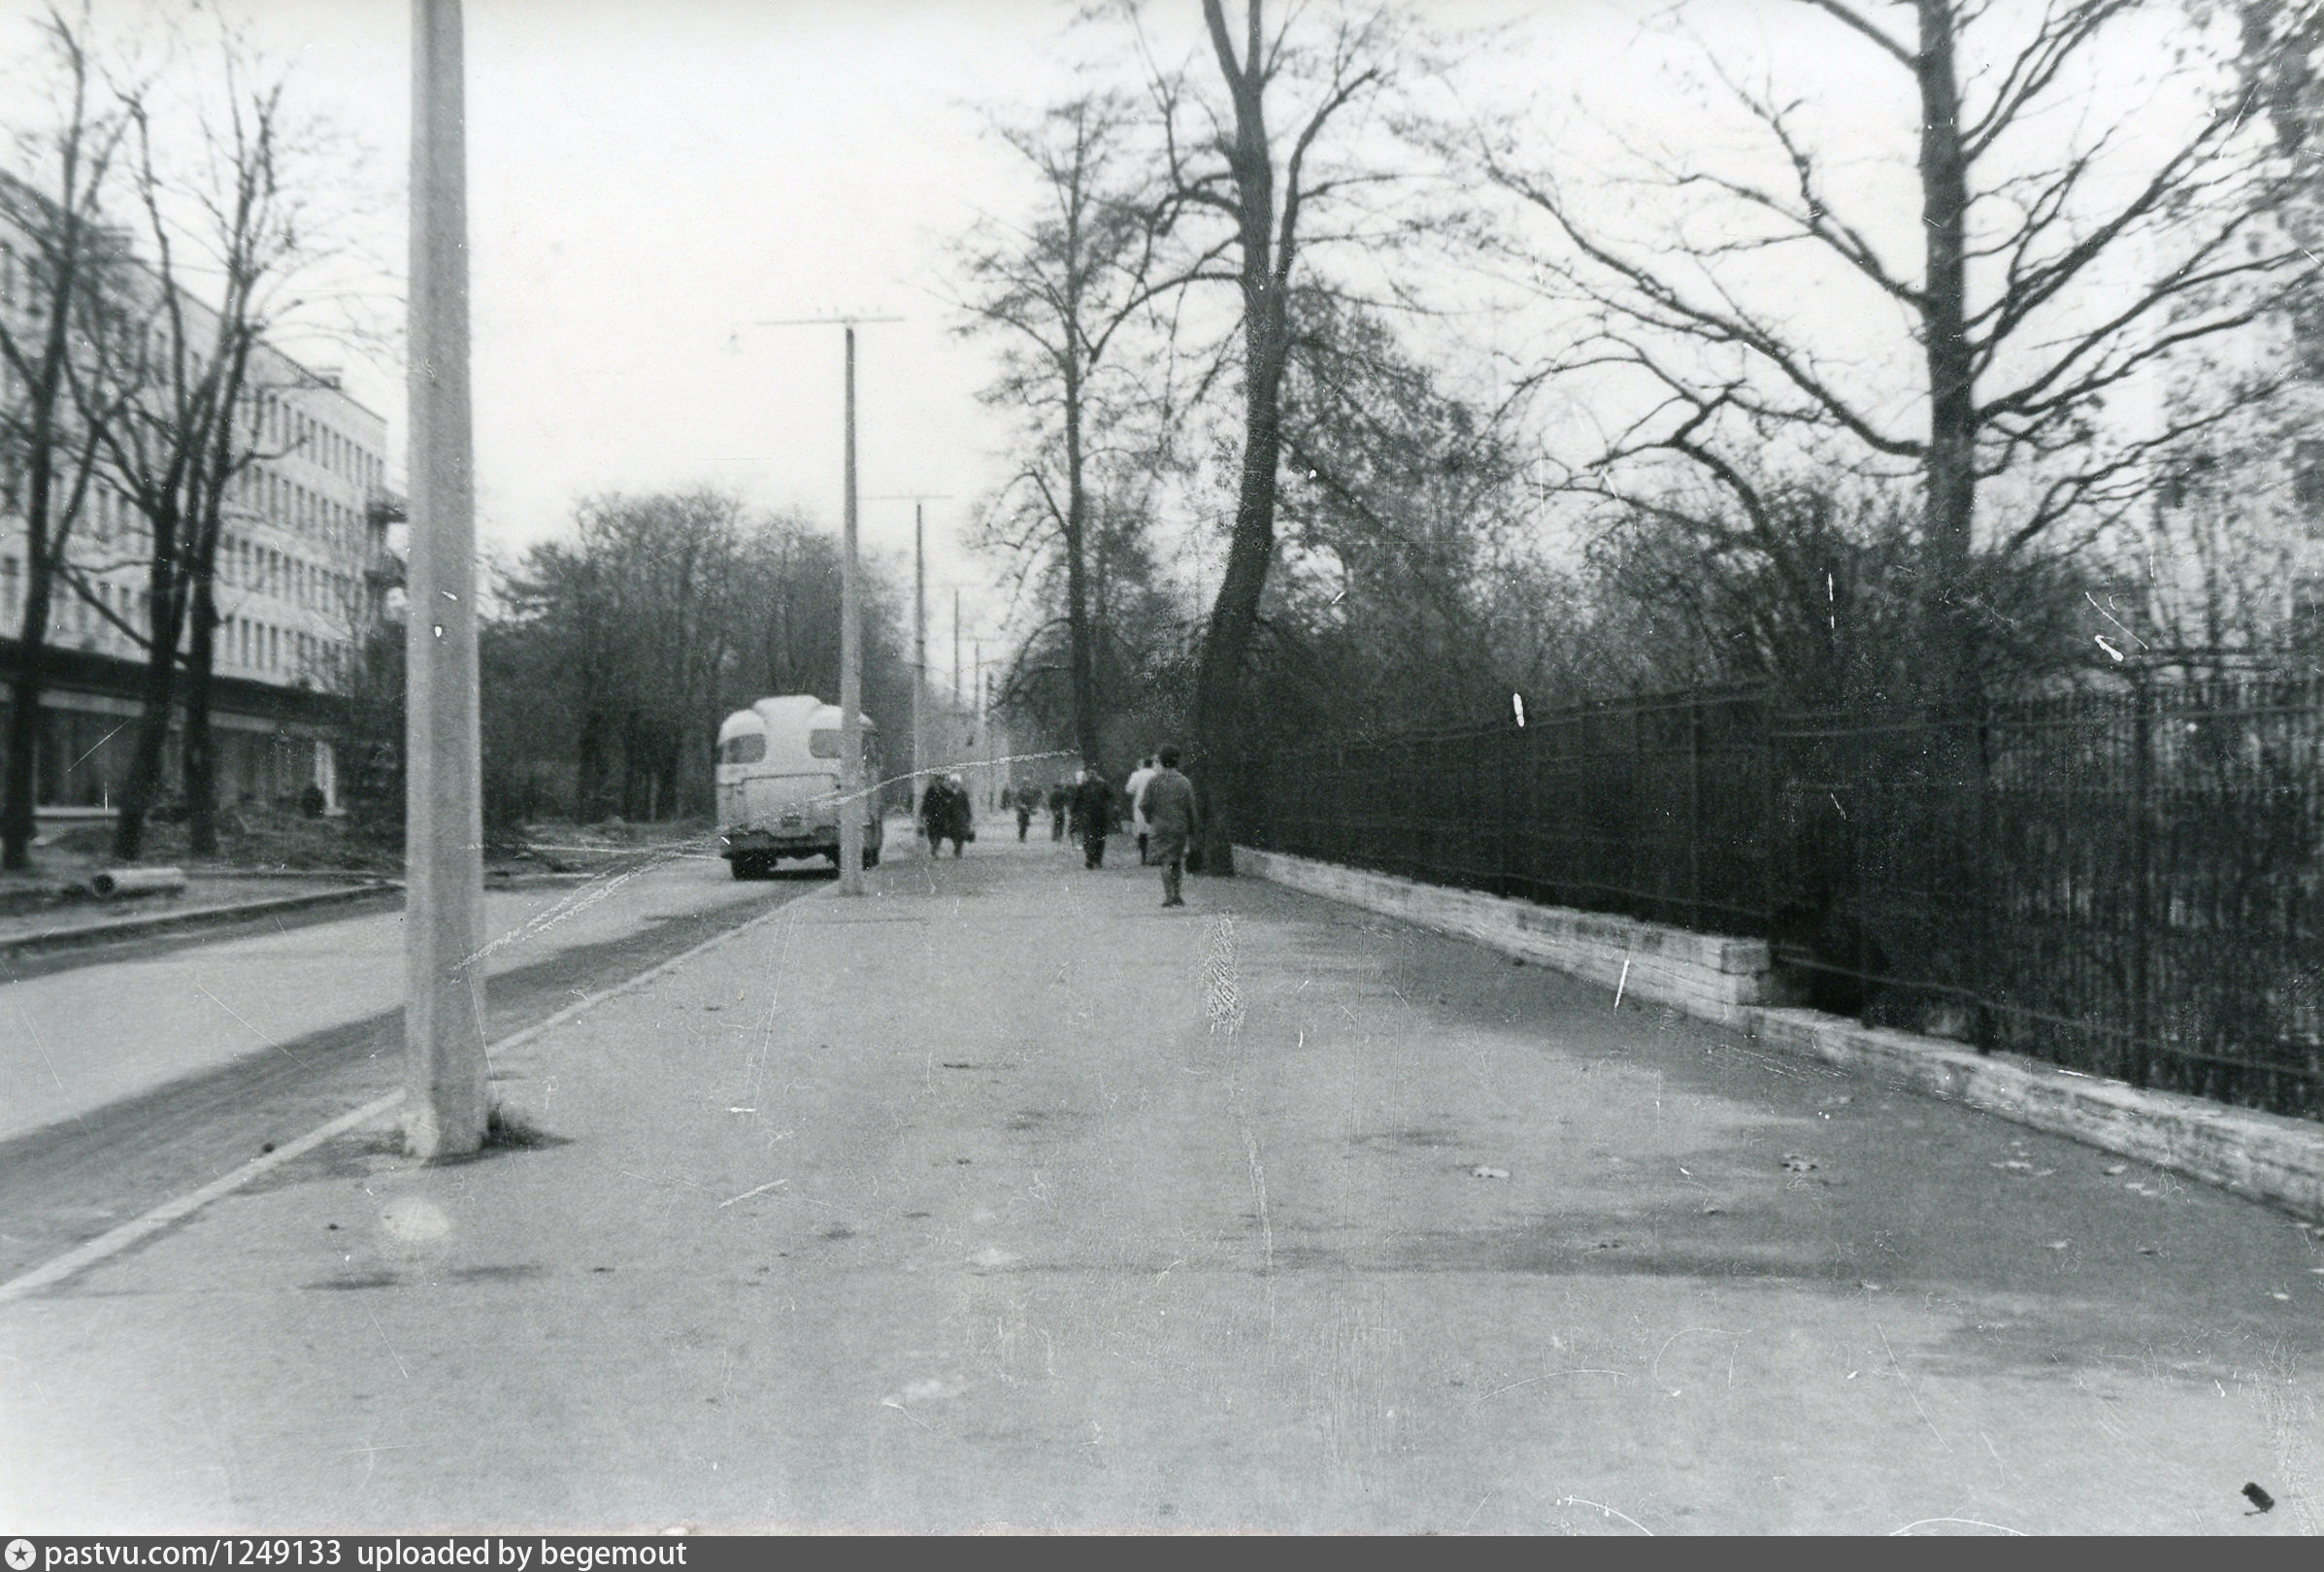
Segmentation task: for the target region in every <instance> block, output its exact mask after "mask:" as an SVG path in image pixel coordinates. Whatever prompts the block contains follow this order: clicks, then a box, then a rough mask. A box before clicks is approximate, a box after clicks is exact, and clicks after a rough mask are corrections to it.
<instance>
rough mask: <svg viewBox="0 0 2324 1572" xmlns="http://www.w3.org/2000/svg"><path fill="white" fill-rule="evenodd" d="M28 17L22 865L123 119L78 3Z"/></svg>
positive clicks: (15, 347) (1, 224)
mask: <svg viewBox="0 0 2324 1572" xmlns="http://www.w3.org/2000/svg"><path fill="white" fill-rule="evenodd" d="M38 27H39V31H40V34H41V37H42V41H43V43H44V45H45V46H46V49H47V51H48V56H49V60H50V65H51V66H52V67H53V71H54V81H55V84H56V90H55V94H54V97H53V98H52V99H51V101H50V103H49V104H48V105H47V106H45V111H44V113H45V118H44V119H42V120H40V121H38V122H36V123H34V124H31V125H27V126H24V127H21V128H19V129H18V130H17V133H16V136H15V144H16V151H17V159H18V164H19V167H21V168H24V169H26V170H28V171H32V172H34V181H35V183H24V182H19V181H17V180H15V179H13V178H7V177H0V498H4V500H5V502H6V504H7V505H8V507H9V509H10V511H12V512H15V513H16V514H17V516H18V517H19V518H21V519H22V521H23V538H24V566H23V573H24V585H23V605H22V613H21V617H20V619H19V620H18V622H17V662H16V674H15V681H14V683H13V685H12V692H11V695H10V697H11V701H12V703H11V708H10V711H9V723H8V738H7V745H6V754H7V759H6V766H5V784H4V785H0V868H7V869H22V868H26V867H29V866H30V865H31V846H32V837H33V829H34V819H33V807H34V798H35V794H36V792H37V791H38V788H39V775H38V772H37V769H36V767H35V766H36V753H37V750H38V749H39V747H40V718H41V696H42V694H43V692H44V691H46V689H47V687H48V682H49V658H48V655H49V644H48V640H49V625H50V612H51V610H52V608H53V606H54V604H55V599H56V594H57V591H58V589H59V588H60V587H62V585H63V580H64V575H65V571H66V564H67V561H68V557H67V551H68V548H69V547H70V545H71V543H72V535H73V529H74V525H75V524H76V522H77V521H78V520H79V519H80V518H81V514H82V508H83V502H84V501H85V500H86V498H87V496H88V494H89V485H90V481H91V477H92V472H93V470H94V467H95V461H96V457H97V451H96V444H97V442H98V441H99V439H100V438H101V436H102V434H103V433H102V428H101V426H97V425H92V424H90V423H88V422H86V421H84V420H83V419H82V418H80V416H81V412H80V411H79V410H77V409H76V401H75V399H74V397H73V385H74V374H75V370H76V363H77V359H78V357H79V356H81V355H82V354H83V352H84V346H85V345H86V343H87V342H88V336H89V334H90V332H91V330H92V328H93V326H94V323H95V307H96V304H97V302H99V301H101V300H102V299H104V298H106V296H107V295H108V293H109V292H110V291H111V290H112V289H113V288H114V287H115V284H116V278H115V275H116V273H117V271H118V264H119V254H118V248H117V246H116V243H115V241H114V239H113V237H112V236H111V235H110V234H109V233H108V232H107V230H106V228H105V225H104V221H103V211H104V210H103V203H104V199H105V195H106V192H107V189H108V184H109V176H110V173H111V170H112V167H113V160H114V156H115V154H116V151H117V150H118V147H119V144H120V138H121V132H122V121H121V118H120V117H119V115H118V114H117V113H116V108H115V106H114V105H113V104H112V103H111V102H110V100H109V98H108V95H107V94H106V93H105V92H104V90H103V87H102V85H101V84H100V83H99V81H98V79H97V71H96V67H95V65H94V63H93V61H92V58H91V54H90V45H89V39H88V26H87V17H86V14H85V12H83V14H82V15H81V16H78V17H68V16H67V15H66V14H65V13H64V12H62V11H59V10H55V9H51V10H50V11H48V12H47V13H45V14H44V15H43V17H41V19H40V21H39V23H38ZM19 247H20V248H21V250H19V249H18V248H19Z"/></svg>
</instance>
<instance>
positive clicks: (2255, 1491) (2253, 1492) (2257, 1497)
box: [2243, 1484, 2275, 1512]
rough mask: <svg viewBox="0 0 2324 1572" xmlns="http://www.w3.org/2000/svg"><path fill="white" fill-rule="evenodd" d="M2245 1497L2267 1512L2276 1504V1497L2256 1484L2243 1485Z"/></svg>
mask: <svg viewBox="0 0 2324 1572" xmlns="http://www.w3.org/2000/svg"><path fill="white" fill-rule="evenodd" d="M2243 1499H2244V1500H2246V1501H2248V1502H2250V1503H2251V1504H2252V1505H2253V1506H2254V1507H2256V1508H2258V1509H2259V1510H2260V1511H2262V1512H2266V1511H2268V1510H2269V1509H2271V1508H2272V1507H2274V1505H2275V1497H2274V1496H2273V1495H2270V1494H2269V1493H2268V1492H2267V1491H2266V1490H2263V1489H2261V1488H2259V1486H2258V1485H2256V1484H2251V1485H2245V1486H2244V1487H2243Z"/></svg>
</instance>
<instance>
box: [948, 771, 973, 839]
mask: <svg viewBox="0 0 2324 1572" xmlns="http://www.w3.org/2000/svg"><path fill="white" fill-rule="evenodd" d="M945 784H946V786H949V787H950V788H951V790H950V791H949V793H948V794H947V801H946V804H945V808H946V819H945V834H946V836H947V837H949V838H950V840H951V842H952V855H954V856H958V855H960V852H961V848H963V847H965V846H966V845H968V843H969V842H971V841H973V840H975V839H976V838H977V799H976V798H975V797H974V796H973V795H971V794H970V792H969V788H968V783H967V782H965V781H963V780H961V779H960V777H959V776H958V775H947V776H946V777H945Z"/></svg>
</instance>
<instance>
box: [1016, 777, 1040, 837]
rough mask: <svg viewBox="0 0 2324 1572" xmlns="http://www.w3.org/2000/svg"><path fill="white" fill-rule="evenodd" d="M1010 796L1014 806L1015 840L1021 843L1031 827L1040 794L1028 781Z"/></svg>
mask: <svg viewBox="0 0 2324 1572" xmlns="http://www.w3.org/2000/svg"><path fill="white" fill-rule="evenodd" d="M1011 796H1012V797H1013V800H1014V803H1015V806H1016V838H1017V839H1018V840H1020V841H1021V840H1023V839H1024V838H1025V832H1026V831H1027V830H1029V829H1031V828H1032V827H1033V810H1034V809H1035V808H1036V807H1038V806H1039V805H1040V803H1041V793H1040V792H1039V791H1037V790H1035V789H1034V787H1033V784H1032V783H1031V782H1030V781H1028V782H1026V783H1025V784H1024V785H1023V786H1018V787H1017V788H1016V790H1015V791H1014V792H1013V793H1011Z"/></svg>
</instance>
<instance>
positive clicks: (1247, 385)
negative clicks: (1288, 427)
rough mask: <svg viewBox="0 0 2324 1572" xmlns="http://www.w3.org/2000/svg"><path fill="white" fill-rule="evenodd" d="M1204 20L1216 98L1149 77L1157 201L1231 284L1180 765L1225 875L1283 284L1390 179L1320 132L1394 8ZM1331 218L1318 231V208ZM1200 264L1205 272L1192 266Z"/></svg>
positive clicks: (1277, 431)
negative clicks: (1213, 485) (1225, 375)
mask: <svg viewBox="0 0 2324 1572" xmlns="http://www.w3.org/2000/svg"><path fill="white" fill-rule="evenodd" d="M1203 23H1204V27H1205V31H1206V33H1207V36H1208V41H1209V44H1210V52H1211V55H1212V65H1213V66H1214V68H1215V70H1216V72H1217V85H1218V87H1219V88H1221V89H1223V93H1224V102H1223V103H1220V102H1218V101H1217V100H1216V99H1215V98H1214V97H1213V96H1212V93H1211V92H1209V91H1206V90H1205V89H1203V88H1202V87H1200V86H1198V85H1197V83H1196V80H1195V78H1194V77H1193V75H1192V74H1191V73H1190V72H1185V71H1180V72H1175V73H1174V72H1163V71H1153V72H1151V73H1150V75H1149V84H1150V87H1151V91H1152V95H1153V99H1154V103H1155V110H1156V118H1157V120H1158V122H1159V124H1160V128H1161V131H1162V137H1163V143H1164V157H1165V161H1166V171H1167V181H1168V184H1167V185H1166V187H1165V190H1164V194H1163V203H1164V211H1165V212H1166V213H1167V214H1169V215H1171V216H1172V217H1174V218H1175V217H1179V216H1184V217H1199V216H1200V215H1203V214H1209V215H1211V216H1212V217H1216V218H1218V219H1220V220H1223V222H1224V224H1225V226H1226V237H1225V238H1226V249H1225V251H1223V253H1222V257H1223V259H1224V262H1225V263H1226V264H1228V265H1227V266H1224V267H1222V268H1221V269H1220V270H1219V271H1221V272H1222V273H1224V274H1225V275H1226V276H1227V277H1230V278H1231V279H1232V281H1233V282H1234V284H1236V286H1237V288H1238V289H1239V291H1240V294H1241V305H1242V316H1241V332H1240V338H1241V358H1242V371H1243V411H1242V422H1241V425H1242V452H1241V457H1240V466H1239V467H1240V474H1239V479H1238V482H1237V486H1236V499H1235V521H1234V527H1233V530H1232V532H1231V533H1230V535H1229V537H1228V546H1227V558H1226V567H1225V571H1224V573H1223V574H1222V575H1221V577H1220V581H1219V585H1218V592H1217V597H1216V599H1215V600H1214V601H1213V602H1212V607H1211V612H1210V619H1209V625H1208V627H1207V629H1206V632H1205V635H1204V639H1203V650H1202V659H1201V665H1200V669H1199V671H1198V672H1197V674H1196V678H1195V692H1194V706H1193V744H1194V750H1193V753H1194V756H1193V760H1192V762H1193V763H1194V765H1195V767H1196V768H1197V770H1198V771H1199V772H1200V774H1201V778H1202V784H1203V786H1204V788H1205V790H1206V793H1207V797H1208V802H1209V808H1210V811H1209V812H1208V813H1207V814H1206V815H1205V817H1204V837H1203V839H1204V845H1203V855H1204V859H1205V866H1206V867H1207V868H1209V869H1210V870H1211V871H1212V872H1216V873H1230V872H1232V871H1233V867H1232V853H1231V851H1230V846H1231V836H1232V833H1233V820H1234V807H1233V803H1232V800H1231V787H1230V786H1229V783H1230V781H1231V780H1232V778H1233V776H1234V774H1235V772H1236V770H1237V768H1238V766H1239V765H1240V763H1241V760H1242V754H1243V744H1242V716H1241V708H1242V701H1243V690H1242V689H1243V676H1244V668H1245V662H1246V659H1247V657H1248V655H1249V652H1250V648H1251V638H1252V634H1253V631H1254V630H1255V629H1256V627H1257V625H1258V619H1259V611H1260V604H1261V600H1262V597H1263V595H1264V592H1265V590H1266V587H1267V580H1268V574H1269V570H1270V568H1271V567H1272V565H1273V563H1274V560H1275V554H1276V498H1277V485H1278V471H1279V468H1280V465H1281V462H1282V451H1283V423H1282V388H1283V377H1284V369H1285V365H1286V363H1287V358H1288V355H1289V352H1290V346H1291V335H1292V329H1293V324H1292V315H1291V300H1292V295H1293V292H1294V290H1295V289H1296V288H1298V287H1299V286H1300V284H1301V282H1302V281H1303V279H1305V278H1306V277H1307V274H1308V269H1307V268H1306V267H1305V266H1304V264H1305V262H1306V259H1307V255H1308V252H1309V251H1311V250H1312V249H1314V248H1315V247H1316V246H1317V245H1318V244H1321V243H1325V242H1328V241H1331V240H1335V239H1346V238H1352V235H1353V233H1354V232H1355V231H1354V230H1351V228H1350V227H1349V225H1350V224H1351V223H1352V224H1354V225H1356V226H1357V228H1374V227H1376V220H1375V219H1374V217H1373V216H1359V217H1351V218H1347V219H1346V220H1345V221H1339V220H1335V219H1332V218H1330V217H1323V216H1326V215H1331V214H1333V213H1334V212H1335V210H1339V211H1342V212H1343V213H1345V212H1347V211H1348V199H1349V198H1350V197H1351V196H1352V195H1353V194H1354V193H1355V192H1356V191H1357V190H1359V189H1360V188H1362V187H1365V186H1368V185H1373V184H1378V183H1379V182H1381V181H1383V180H1386V179H1388V178H1390V176H1389V175H1388V174H1387V173H1386V172H1384V171H1382V170H1380V169H1378V167H1367V166H1366V165H1365V164H1363V163H1362V162H1361V161H1359V160H1356V159H1352V158H1344V157H1343V158H1335V157H1332V156H1330V154H1331V153H1332V152H1333V151H1335V149H1334V148H1333V146H1332V144H1331V141H1330V136H1329V134H1331V133H1335V132H1336V131H1337V130H1338V129H1339V128H1340V122H1343V121H1344V120H1345V119H1347V118H1348V117H1351V116H1352V115H1354V114H1355V113H1357V112H1359V111H1360V110H1361V109H1363V108H1365V107H1367V106H1369V105H1370V104H1372V103H1373V102H1374V101H1376V100H1377V99H1378V97H1379V96H1380V95H1381V93H1382V92H1383V91H1384V90H1385V89H1386V88H1387V87H1388V86H1389V85H1390V84H1391V83H1392V82H1393V80H1394V77H1395V73H1396V70H1397V66H1398V61H1399V49H1400V46H1401V45H1402V44H1403V43H1404V40H1403V39H1402V37H1401V36H1400V33H1401V30H1400V28H1399V25H1398V17H1396V15H1395V14H1394V13H1392V12H1390V11H1388V10H1385V9H1377V10H1360V11H1359V10H1348V9H1338V10H1331V11H1327V12H1319V11H1317V10H1316V9H1314V8H1310V7H1304V6H1300V5H1286V6H1284V7H1283V8H1282V9H1281V11H1280V13H1279V15H1278V17H1276V19H1275V20H1274V21H1273V22H1270V20H1269V18H1268V8H1267V6H1266V4H1265V0H1244V4H1243V5H1242V7H1241V10H1240V14H1239V17H1230V16H1229V8H1228V6H1227V5H1226V3H1225V0H1203ZM1319 218H1320V219H1321V221H1322V222H1323V223H1325V224H1326V225H1328V226H1329V227H1328V228H1326V229H1323V230H1318V228H1317V227H1316V225H1317V222H1318V219H1319ZM1206 276H1207V275H1206Z"/></svg>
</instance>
